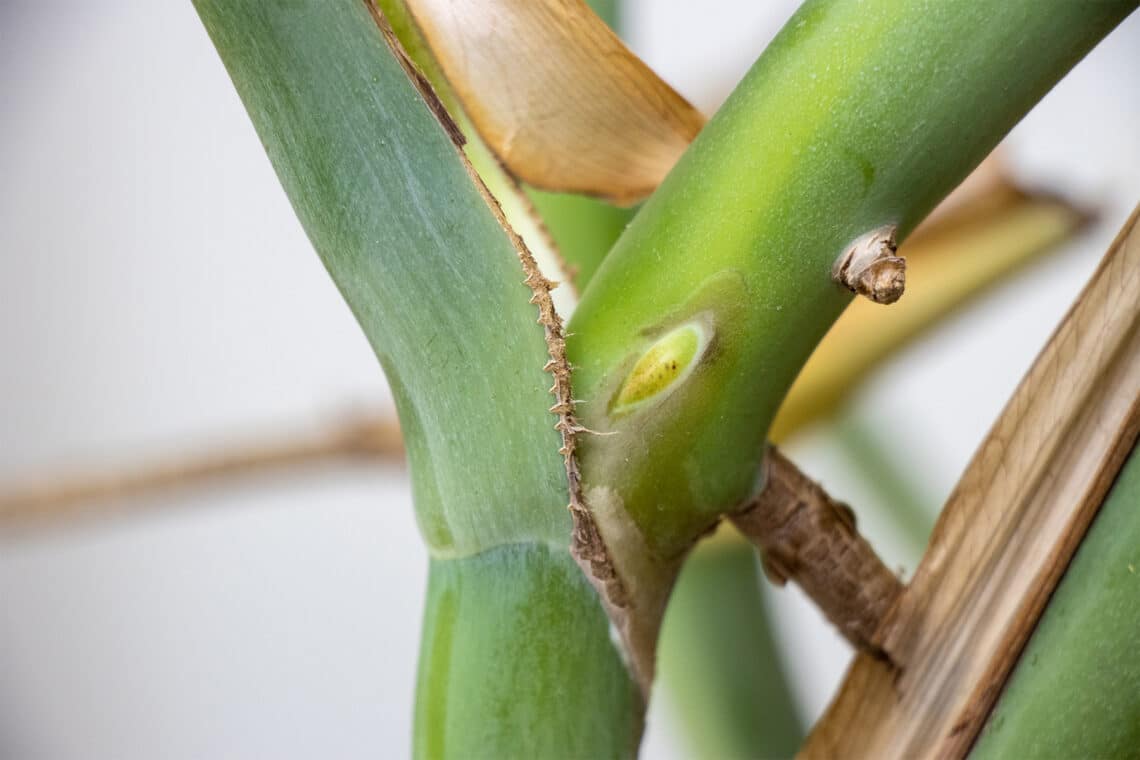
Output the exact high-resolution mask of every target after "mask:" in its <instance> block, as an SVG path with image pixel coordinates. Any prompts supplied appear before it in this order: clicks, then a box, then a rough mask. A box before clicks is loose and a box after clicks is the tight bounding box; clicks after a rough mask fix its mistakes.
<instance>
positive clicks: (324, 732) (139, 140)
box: [0, 0, 1140, 760]
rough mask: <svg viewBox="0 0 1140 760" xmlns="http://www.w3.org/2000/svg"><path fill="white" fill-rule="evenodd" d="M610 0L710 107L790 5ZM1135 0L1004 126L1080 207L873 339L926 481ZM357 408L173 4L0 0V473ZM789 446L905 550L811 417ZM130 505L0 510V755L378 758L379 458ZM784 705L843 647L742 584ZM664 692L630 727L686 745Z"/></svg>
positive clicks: (1107, 106)
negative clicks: (947, 298)
mask: <svg viewBox="0 0 1140 760" xmlns="http://www.w3.org/2000/svg"><path fill="white" fill-rule="evenodd" d="M701 5H702V7H701V11H700V13H693V12H692V9H693V7H694V6H693V4H692V3H691V2H680V0H669V1H668V2H666V1H665V0H656V1H654V0H636V1H634V0H629V1H628V2H627V8H626V14H625V19H624V28H625V30H626V32H627V37H628V38H629V40H630V42H631V44H632V45H633V47H634V48H635V49H636V50H637V51H638V52H639V53H640V54H641V55H642V56H643V57H645V58H646V59H647V60H648V61H649V62H650V64H651V65H653V66H654V67H655V68H656V69H657V70H658V71H659V72H661V73H662V74H663V75H664V76H665V78H666V79H668V80H669V81H670V82H672V83H673V84H674V85H675V86H676V87H677V88H678V89H679V90H681V91H682V92H683V93H684V94H685V95H687V96H688V97H690V98H691V99H692V100H694V101H695V102H697V103H698V104H701V105H702V106H705V107H706V109H707V108H709V107H710V106H711V105H712V104H714V103H715V102H716V101H717V100H718V99H719V98H720V97H721V96H722V95H723V94H724V93H725V92H726V91H727V90H728V89H730V88H731V86H732V84H733V83H734V82H735V81H736V80H737V79H738V78H739V77H740V76H742V74H743V72H744V71H745V70H746V68H747V67H748V65H749V64H750V63H751V61H752V60H753V59H754V58H755V56H756V55H757V54H758V52H759V51H760V50H761V49H762V47H763V45H764V44H765V43H766V42H767V40H768V39H769V38H770V37H771V35H772V34H774V33H775V31H776V30H777V29H778V28H779V26H780V24H781V23H782V22H783V20H784V19H785V18H786V17H787V15H788V14H789V13H790V12H791V10H792V8H793V5H794V4H793V3H790V2H776V1H773V2H767V3H752V2H743V1H742V0H715V1H714V0H709V1H707V2H705V3H702V4H701ZM1138 77H1140V18H1132V19H1131V20H1130V21H1128V22H1126V23H1125V25H1124V26H1123V27H1122V28H1121V29H1119V30H1118V31H1117V32H1116V33H1115V34H1114V35H1113V36H1112V37H1111V38H1110V39H1109V40H1107V41H1106V42H1105V43H1104V44H1102V45H1101V47H1100V48H1098V49H1097V50H1096V51H1094V53H1093V54H1092V55H1091V56H1090V57H1089V58H1088V59H1087V60H1086V61H1085V62H1084V63H1082V64H1081V65H1080V66H1079V67H1078V68H1077V69H1076V70H1075V71H1074V72H1073V73H1072V74H1071V75H1070V77H1069V78H1068V79H1066V80H1065V81H1064V82H1063V83H1062V84H1061V85H1060V86H1059V87H1058V88H1057V89H1056V90H1055V91H1054V93H1052V94H1051V95H1050V96H1049V97H1048V99H1047V100H1046V101H1045V102H1044V103H1043V104H1042V105H1041V106H1039V107H1038V108H1037V109H1036V110H1035V111H1034V112H1033V113H1032V114H1031V115H1030V116H1029V117H1028V118H1027V119H1026V121H1025V122H1024V123H1023V124H1022V125H1021V126H1020V127H1018V129H1017V130H1016V132H1015V133H1014V135H1013V136H1012V137H1011V138H1010V141H1009V148H1010V155H1011V156H1012V158H1013V160H1014V162H1015V164H1016V166H1017V167H1018V171H1019V173H1020V176H1021V177H1025V178H1029V179H1030V180H1031V181H1033V182H1038V183H1042V184H1044V185H1046V186H1048V187H1051V188H1055V189H1060V190H1062V191H1064V192H1065V193H1067V194H1068V195H1069V196H1070V197H1072V198H1074V199H1076V200H1077V201H1079V202H1083V203H1085V204H1090V205H1094V206H1096V207H1098V208H1099V209H1100V212H1101V221H1100V223H1098V224H1097V225H1096V226H1095V227H1094V228H1093V229H1092V230H1091V231H1090V232H1089V233H1088V234H1086V235H1084V236H1083V237H1082V238H1081V239H1080V240H1079V241H1078V242H1077V243H1076V244H1074V245H1071V246H1068V248H1067V249H1066V250H1065V251H1064V252H1063V253H1062V254H1061V255H1059V256H1055V257H1052V258H1050V259H1049V260H1047V261H1045V262H1044V263H1042V264H1040V265H1037V266H1035V267H1034V268H1033V269H1031V270H1030V271H1028V272H1027V273H1025V274H1024V275H1023V276H1022V277H1021V278H1020V279H1019V280H1018V281H1017V282H1016V283H1014V284H1013V285H1011V286H1009V287H1005V288H1003V289H1001V290H999V291H997V292H995V293H993V294H991V295H990V296H988V297H986V298H985V299H983V301H982V302H981V303H980V304H979V305H977V306H975V307H974V308H972V309H971V310H969V312H968V313H964V314H962V315H961V316H960V317H958V318H956V319H955V320H953V321H952V322H951V323H949V324H947V325H946V326H945V327H944V328H942V329H940V330H939V331H937V333H936V334H935V335H934V336H933V337H932V338H931V339H930V340H927V341H925V342H924V343H922V344H921V345H919V346H917V347H915V348H913V349H911V350H909V351H907V352H906V353H905V354H904V355H903V356H901V357H900V358H899V360H898V361H896V362H894V363H892V364H891V365H890V366H889V367H887V368H885V369H884V370H883V371H882V372H880V373H879V375H878V376H877V378H876V379H875V381H874V382H873V383H872V384H871V385H869V386H868V388H867V389H866V391H865V392H863V393H862V394H861V396H860V399H859V400H858V401H857V402H856V404H855V409H854V411H853V412H852V414H853V415H854V416H855V417H856V418H858V416H859V408H860V407H862V408H867V407H868V405H873V404H875V403H876V399H882V398H883V395H884V394H885V392H886V391H887V389H889V390H890V393H891V398H892V401H891V403H892V405H893V406H894V408H895V410H896V413H895V414H894V415H893V418H892V424H894V425H896V426H895V427H891V428H890V429H883V430H881V431H880V433H881V435H882V439H883V440H884V441H885V442H887V445H888V446H889V448H890V451H891V452H892V453H893V455H894V456H896V457H898V458H900V459H901V460H903V461H905V465H906V468H907V469H908V470H909V472H910V473H911V475H912V477H913V480H914V482H915V483H917V484H919V486H920V487H921V490H922V492H923V493H924V495H925V496H926V497H927V498H928V499H929V500H930V503H931V508H932V510H933V509H934V508H935V506H936V505H937V504H939V503H940V502H941V501H942V500H943V499H944V498H945V496H946V495H947V494H948V493H949V490H950V488H951V487H952V485H953V483H954V481H955V480H956V478H957V476H958V474H959V473H960V471H961V469H962V468H963V467H964V465H965V463H966V461H967V460H968V458H969V456H970V455H971V453H972V452H973V449H974V447H975V446H976V445H977V443H978V441H979V440H980V438H981V436H982V435H983V434H984V433H985V431H986V429H987V428H988V426H989V424H990V422H991V421H992V420H993V418H994V417H995V416H996V414H997V413H998V411H999V410H1000V409H1001V407H1002V405H1003V404H1004V401H1005V399H1006V398H1007V397H1008V395H1009V393H1010V391H1011V390H1012V388H1013V387H1014V386H1015V385H1016V383H1017V381H1018V380H1019V378H1020V376H1021V374H1022V373H1023V372H1024V371H1025V369H1026V368H1027V367H1028V365H1029V364H1030V362H1031V361H1032V359H1033V357H1034V355H1035V354H1036V352H1037V351H1038V349H1039V348H1040V347H1041V346H1042V344H1043V343H1044V340H1045V339H1046V338H1047V336H1048V334H1049V333H1050V332H1051V330H1052V328H1053V326H1054V325H1055V324H1056V322H1057V321H1058V319H1059V318H1060V317H1061V315H1062V314H1063V313H1064V311H1065V310H1066V308H1067V307H1068V305H1069V304H1070V302H1071V301H1072V299H1073V297H1074V296H1075V295H1076V293H1077V292H1078V291H1079V289H1080V288H1081V286H1082V285H1083V283H1084V281H1085V279H1086V278H1087V276H1088V274H1089V273H1090V272H1091V271H1092V269H1093V267H1094V266H1095V264H1096V261H1097V259H1098V258H1099V256H1100V255H1101V253H1102V252H1103V251H1104V249H1105V247H1106V245H1107V243H1108V242H1109V241H1110V240H1111V238H1112V237H1113V235H1114V234H1115V232H1116V230H1117V229H1118V228H1119V226H1120V224H1121V223H1122V222H1123V221H1124V219H1125V217H1126V216H1127V214H1128V212H1129V211H1130V210H1131V208H1132V206H1133V205H1134V204H1135V203H1136V202H1137V201H1138V200H1140V141H1138V140H1137V139H1136V135H1137V127H1136V125H1137V124H1140V78H1138ZM389 407H390V400H389V395H388V392H387V389H386V387H385V384H384V382H383V378H382V377H381V374H380V371H379V367H378V366H377V364H376V362H375V360H374V358H373V357H372V355H371V353H370V351H369V348H368V346H367V344H366V343H365V341H364V339H363V336H362V335H361V333H360V331H359V330H358V328H357V326H356V324H355V323H354V321H353V319H352V317H351V315H350V314H349V311H348V309H347V307H346V306H345V305H344V304H343V302H342V301H341V299H340V297H339V295H338V294H337V292H336V291H335V289H334V288H333V286H332V284H331V282H330V281H329V278H328V276H327V275H326V274H325V272H324V270H323V269H322V267H321V265H320V263H319V261H318V259H317V257H316V255H315V254H314V253H313V252H312V250H311V249H310V247H309V244H308V242H307V240H306V238H305V236H304V234H303V232H302V230H301V228H300V226H299V225H298V223H297V222H296V220H295V219H294V217H293V214H292V212H291V210H290V208H289V205H288V203H287V201H286V199H285V197H284V195H283V193H282V191H281V189H280V187H279V186H278V184H277V180H276V178H275V177H274V175H273V173H272V170H271V169H270V166H269V163H268V161H267V159H266V158H265V155H264V153H263V151H262V149H261V147H260V144H259V143H258V141H257V138H256V136H255V134H254V132H253V128H252V127H251V125H250V123H249V121H248V119H247V117H246V115H245V113H244V111H243V110H242V107H241V104H240V102H239V101H238V98H237V96H236V94H235V93H234V91H233V88H232V86H231V85H230V82H229V80H228V78H227V77H226V74H225V71H224V70H223V68H222V65H221V63H220V61H219V60H218V58H217V56H216V54H215V52H214V50H213V48H212V47H211V45H210V42H209V40H208V39H207V37H206V35H205V32H204V31H203V29H202V27H201V25H200V23H199V22H198V19H197V17H196V15H195V13H194V11H193V9H192V7H191V6H190V4H189V2H187V1H180V2H161V3H154V2H145V1H144V0H90V1H89V2H82V3H81V2H77V1H75V0H73V1H72V2H64V3H33V2H31V0H0V491H3V488H4V484H6V483H14V482H16V481H26V480H27V479H28V478H33V477H36V476H42V477H48V478H50V477H52V476H54V475H56V474H58V473H66V472H71V471H76V470H85V469H91V468H114V467H116V466H120V465H129V464H131V463H137V462H140V461H147V460H154V459H162V458H164V457H166V456H168V455H169V456H174V455H178V454H179V453H182V452H187V451H200V450H203V449H208V448H210V447H211V446H213V445H222V444H225V443H228V442H233V441H235V440H238V441H240V440H248V439H250V438H254V439H256V438H265V437H269V438H272V437H274V436H275V435H281V436H285V435H290V434H294V433H298V432H300V433H304V432H306V431H313V430H321V429H324V428H325V427H327V425H328V424H329V423H330V422H335V421H336V420H337V419H339V418H340V417H342V416H344V415H346V414H349V413H353V412H356V411H360V410H369V411H383V410H387V409H388V408H389ZM793 448H794V453H795V454H796V456H797V457H798V458H799V459H800V460H802V462H803V465H804V467H805V469H807V470H808V471H809V472H811V473H812V474H814V475H816V476H817V477H820V478H821V479H823V480H824V481H825V483H826V484H827V485H828V487H829V489H830V490H832V491H833V492H835V493H836V494H837V495H839V496H841V497H843V498H845V499H846V500H848V501H850V502H851V503H852V504H854V505H855V506H856V508H857V510H858V511H859V512H860V516H861V519H862V521H863V525H864V528H865V530H866V531H867V532H868V533H870V535H871V538H872V540H873V541H874V542H876V543H877V544H879V545H880V546H882V547H883V551H884V553H885V554H886V555H887V556H888V558H890V559H892V561H894V562H895V563H897V564H901V565H904V566H906V567H907V569H908V570H913V566H914V561H915V557H914V556H913V552H912V551H908V550H907V549H905V548H904V543H903V542H902V541H901V540H900V538H899V537H898V536H895V535H893V534H892V532H891V529H890V527H889V526H888V525H887V524H886V523H885V522H884V521H883V519H881V518H879V517H877V514H878V512H879V510H877V509H876V505H875V504H874V497H873V496H872V495H870V494H868V493H863V492H862V491H861V489H862V488H863V486H862V485H861V484H860V481H859V478H858V477H857V475H856V474H855V473H854V472H853V471H852V468H851V466H850V463H849V462H847V461H846V460H845V458H844V455H843V452H842V451H841V450H840V449H839V448H838V447H837V446H835V445H834V444H833V443H832V442H831V441H830V439H829V437H828V435H827V433H826V431H824V430H818V431H815V432H809V433H808V434H806V435H804V436H801V437H800V438H799V439H798V440H797V441H796V442H795V445H794V447H793ZM139 507H140V508H141V507H146V509H139V510H137V511H141V512H144V513H145V514H144V515H143V516H134V517H122V518H118V519H109V520H105V521H91V522H88V523H84V524H77V525H75V526H72V527H67V528H59V529H52V530H48V531H39V532H36V533H24V534H20V535H14V534H13V535H6V536H5V535H0V758H4V759H5V760H6V759H8V758H12V759H13V760H23V759H29V760H30V759H36V760H39V759H41V758H42V759H51V760H71V759H73V758H74V759H76V760H79V759H87V758H122V759H131V758H138V759H139V760H142V759H144V758H145V759H148V760H149V759H151V758H171V759H174V758H316V757H321V758H365V757H390V756H401V755H405V754H407V751H408V748H409V746H410V734H411V730H410V727H411V704H412V701H411V699H412V697H411V695H412V688H413V683H414V673H415V663H416V649H417V642H418V636H419V625H420V603H421V602H420V600H421V596H422V593H423V590H424V583H425V571H426V555H425V553H424V550H423V548H422V547H421V544H420V541H419V538H418V535H417V534H416V528H415V522H414V519H413V515H412V506H411V502H410V496H409V491H408V485H407V481H406V478H405V476H404V473H403V472H402V470H401V469H400V467H398V466H391V467H378V466H372V465H365V464H359V465H353V464H351V463H345V464H343V465H325V466H322V467H316V468H310V469H305V470H299V471H296V472H293V473H289V474H284V475H283V474H280V473H276V474H267V475H258V476H251V477H246V478H241V479H231V480H226V481H224V482H222V481H218V482H213V483H211V484H209V485H206V486H203V487H196V488H192V489H183V490H180V491H177V492H172V493H170V494H168V495H165V494H164V495H162V496H153V497H147V498H146V499H145V502H144V503H143V504H140V505H139ZM772 604H773V605H774V608H775V609H774V614H775V615H776V617H777V620H778V626H779V629H780V634H781V639H782V644H783V646H785V647H786V648H787V650H789V652H790V657H791V663H792V668H791V670H792V673H791V675H792V678H793V680H794V681H795V683H796V689H797V698H798V699H799V700H800V703H801V706H802V709H803V711H804V714H805V715H806V716H807V717H809V719H810V718H812V717H814V716H815V715H817V714H818V713H819V711H820V710H821V709H822V708H823V706H824V705H825V704H826V701H827V698H828V695H829V694H830V693H831V691H832V690H833V689H834V687H835V685H836V684H837V682H838V680H839V678H840V677H841V675H842V671H843V668H844V666H845V664H846V662H847V659H848V657H849V653H848V651H847V650H846V648H845V646H844V645H843V644H842V643H841V642H840V641H839V640H838V638H837V637H836V636H835V635H834V634H832V633H831V631H830V630H829V629H827V627H826V626H825V625H824V624H823V623H822V622H821V621H820V619H819V618H818V617H817V616H816V614H815V613H814V611H812V610H811V608H810V607H808V606H807V605H806V603H804V602H803V600H802V599H800V598H799V597H798V596H797V594H796V592H794V591H781V592H779V593H778V594H776V595H775V598H774V601H773V602H772ZM677 733H678V729H677V728H676V727H675V725H674V720H673V717H672V715H671V714H670V712H669V702H668V695H664V697H663V698H661V699H655V701H654V705H653V709H652V711H651V715H650V723H649V732H648V738H647V743H646V745H645V752H644V755H645V756H646V757H651V758H680V757H686V756H688V754H689V750H688V749H686V745H685V744H684V742H683V740H682V739H681V738H680V737H679V736H677Z"/></svg>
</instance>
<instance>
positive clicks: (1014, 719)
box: [970, 449, 1140, 760]
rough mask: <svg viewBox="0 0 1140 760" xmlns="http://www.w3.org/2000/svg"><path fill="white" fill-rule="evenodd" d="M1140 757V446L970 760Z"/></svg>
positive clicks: (1121, 759) (1059, 588) (1051, 603)
mask: <svg viewBox="0 0 1140 760" xmlns="http://www.w3.org/2000/svg"><path fill="white" fill-rule="evenodd" d="M1023 757H1024V758H1030V757H1031V758H1037V759H1038V760H1048V759H1049V758H1057V760H1069V758H1078V757H1080V758H1112V760H1126V759H1127V758H1140V449H1135V450H1133V452H1132V455H1131V456H1130V457H1129V459H1128V462H1127V463H1126V464H1125V466H1124V469H1123V470H1122V471H1121V473H1120V475H1119V476H1118V478H1117V481H1116V484H1115V485H1114V486H1113V488H1112V491H1111V492H1110V493H1109V495H1108V498H1107V499H1106V500H1105V502H1104V505H1103V506H1102V507H1101V509H1100V512H1099V513H1098V514H1097V517H1096V519H1095V520H1094V521H1093V524H1092V527H1091V528H1090V529H1089V532H1088V535H1087V536H1085V539H1084V541H1082V542H1081V546H1080V549H1078V550H1077V553H1076V555H1075V556H1074V558H1073V561H1072V563H1071V564H1070V565H1069V568H1068V570H1067V571H1066V572H1065V576H1064V578H1062V579H1061V583H1060V584H1059V585H1058V586H1057V590H1056V591H1055V592H1054V593H1053V597H1052V599H1050V601H1049V606H1048V607H1046V609H1045V614H1044V615H1043V616H1042V617H1041V620H1040V621H1039V622H1038V624H1037V629H1036V630H1035V631H1034V632H1033V636H1032V638H1030V640H1029V644H1028V645H1027V646H1026V648H1025V651H1024V652H1023V653H1022V655H1021V658H1020V660H1019V661H1018V664H1017V667H1016V669H1015V670H1014V672H1013V676H1012V677H1011V679H1010V681H1009V683H1008V684H1007V686H1006V688H1005V691H1004V693H1003V694H1002V696H1001V699H1000V701H999V702H998V705H997V707H996V709H995V710H994V712H993V713H992V714H991V716H990V720H989V723H988V724H987V725H986V728H985V730H984V732H983V733H982V736H981V738H980V739H979V740H978V744H977V745H976V746H975V748H974V751H973V752H972V753H971V754H970V758H971V760H990V758H993V759H994V760H1005V759H1006V758H1023Z"/></svg>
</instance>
